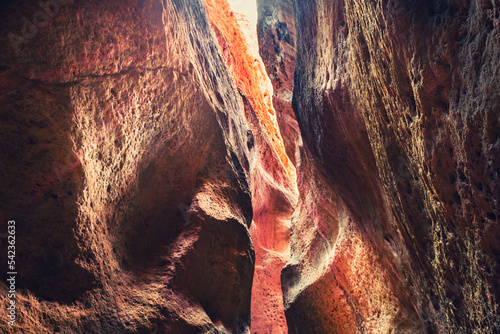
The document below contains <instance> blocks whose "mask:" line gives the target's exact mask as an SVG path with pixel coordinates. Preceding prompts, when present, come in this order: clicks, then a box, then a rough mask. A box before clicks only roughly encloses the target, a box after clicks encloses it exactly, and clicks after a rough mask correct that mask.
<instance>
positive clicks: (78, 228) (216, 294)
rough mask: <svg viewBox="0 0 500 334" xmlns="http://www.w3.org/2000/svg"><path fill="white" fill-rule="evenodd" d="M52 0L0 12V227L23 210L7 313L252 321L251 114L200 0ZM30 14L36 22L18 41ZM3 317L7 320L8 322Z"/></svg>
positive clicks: (135, 323)
mask: <svg viewBox="0 0 500 334" xmlns="http://www.w3.org/2000/svg"><path fill="white" fill-rule="evenodd" d="M54 3H55V2H54ZM60 3H61V4H60V5H59V6H58V8H57V10H56V7H55V6H54V7H52V12H51V13H52V14H50V13H49V14H43V9H42V8H41V7H39V6H38V5H37V4H36V2H33V3H30V2H28V1H21V2H16V3H11V4H10V5H9V6H8V7H6V9H5V10H2V14H1V17H2V19H1V27H0V31H1V32H2V34H1V39H2V40H1V43H2V47H1V48H2V50H3V51H2V54H1V56H0V71H1V73H0V89H1V95H0V103H1V108H0V114H1V117H2V126H1V127H2V131H1V140H2V149H1V151H0V155H1V158H0V161H1V168H2V175H4V176H5V177H2V186H1V195H0V197H1V204H0V212H1V217H2V223H1V224H2V225H1V226H2V227H1V228H2V233H3V232H4V231H6V226H5V225H6V222H7V220H11V219H13V220H15V221H16V223H17V225H16V238H17V239H16V240H17V244H16V247H17V248H16V251H17V252H16V263H17V266H18V267H16V269H17V271H18V276H17V280H16V289H17V295H16V302H17V304H16V305H17V318H16V324H17V327H15V328H17V330H19V331H21V332H23V333H55V332H72V333H73V332H75V333H153V332H154V333H195V332H196V333H201V332H203V333H205V332H213V333H215V332H235V331H238V332H240V333H243V332H247V331H248V330H249V323H250V296H251V284H252V276H253V267H254V250H253V246H252V242H251V239H250V234H249V230H248V227H249V225H250V222H251V219H252V206H251V196H250V187H249V184H248V182H247V178H248V175H249V173H250V165H249V162H248V155H249V151H248V148H247V131H248V128H247V126H246V123H245V118H244V117H245V116H244V109H243V103H242V101H241V98H239V96H238V93H237V91H236V87H235V85H234V83H233V80H232V79H231V78H230V75H229V73H228V71H227V68H226V65H225V64H224V61H223V59H222V57H221V55H220V53H219V51H218V46H217V42H216V40H215V39H214V38H213V35H212V34H211V31H210V27H209V25H208V22H207V19H206V14H205V8H204V6H203V4H202V3H201V2H199V1H175V2H174V1H164V2H163V3H162V2H155V1H129V2H127V3H122V2H112V1H111V2H109V1H104V2H102V1H87V2H82V1H67V2H66V1H65V2H64V4H62V3H63V2H62V1H60ZM48 10H50V9H48ZM23 17H26V18H27V20H30V22H33V20H35V21H36V20H37V18H38V21H37V22H38V24H39V27H37V28H36V29H37V30H36V31H35V30H32V31H31V33H30V32H26V31H25V35H26V36H25V37H24V41H23V42H20V43H19V44H15V45H14V47H13V46H12V45H11V44H10V42H9V37H8V36H9V33H13V34H16V35H17V36H22V33H23V32H22V30H23V22H24V20H25V19H24V18H23ZM44 17H45V18H46V23H44V21H43V19H44ZM35 23H36V22H35ZM33 29H35V28H33ZM10 36H11V37H12V36H14V35H10ZM14 37H15V36H14ZM16 38H17V37H16ZM16 41H17V40H16ZM16 51H17V52H16ZM5 241H6V239H2V247H1V248H2V252H1V255H0V259H1V262H2V263H6V255H7V253H6V251H4V250H5V249H6V247H5V246H6V243H5ZM5 275H6V274H5V271H4V270H2V276H1V277H2V283H1V286H3V287H2V291H4V290H5V283H4V282H5V279H6V277H5ZM1 300H2V303H1V304H2V307H4V306H6V305H7V303H8V302H9V300H8V298H7V297H6V294H5V293H2V295H1ZM2 314H3V313H2ZM6 321H7V318H5V317H3V316H2V317H1V319H0V328H2V332H7V333H8V332H10V333H14V332H16V329H15V328H13V327H11V326H8V325H7V323H6ZM16 333H17V332H16Z"/></svg>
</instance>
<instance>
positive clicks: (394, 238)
mask: <svg viewBox="0 0 500 334" xmlns="http://www.w3.org/2000/svg"><path fill="white" fill-rule="evenodd" d="M499 11H500V7H499V5H498V2H495V1H476V2H468V1H420V2H413V1H398V0H395V1H363V0H343V1H327V0H324V1H323V0H316V1H298V0H297V1H295V2H294V12H295V23H296V30H297V62H296V69H295V82H294V97H293V104H294V110H295V112H296V115H297V120H298V123H299V125H300V129H301V133H302V138H303V141H304V146H303V147H302V148H301V159H300V162H299V166H298V169H297V173H298V180H299V184H298V188H299V189H300V199H299V207H298V209H297V211H296V213H295V215H294V219H292V227H291V229H292V232H291V258H290V261H289V263H288V265H287V267H285V269H284V270H283V273H282V284H283V290H284V298H285V309H286V316H287V321H288V326H289V330H290V332H291V333H354V332H368V333H389V332H397V333H494V332H498V331H499V330H500V328H499V326H500V325H499V322H498V319H499V318H500V317H499V312H498V311H499V310H498V303H499V300H500V289H499V287H500V280H499V279H500V270H499V269H500V268H499V265H500V257H499V254H500V247H499V243H498V238H499V236H500V233H499V232H500V231H499V230H500V225H499V222H498V216H499V213H500V212H499V207H498V205H499V203H498V195H499V177H500V175H499V173H500V170H499V165H500V161H499V157H500V154H499V153H500V152H499V149H500V136H499V134H500V132H499V129H500V126H499V110H500V91H499V86H498V82H499V80H500V54H499V53H498V50H499V49H500V29H499V27H500V21H499Z"/></svg>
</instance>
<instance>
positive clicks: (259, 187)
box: [205, 0, 297, 334]
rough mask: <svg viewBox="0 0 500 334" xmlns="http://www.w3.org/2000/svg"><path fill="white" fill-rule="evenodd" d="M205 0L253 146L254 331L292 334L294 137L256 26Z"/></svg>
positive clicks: (219, 0)
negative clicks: (288, 281)
mask: <svg viewBox="0 0 500 334" xmlns="http://www.w3.org/2000/svg"><path fill="white" fill-rule="evenodd" d="M205 2H206V4H207V12H208V13H209V17H210V19H211V23H212V25H213V27H214V31H215V33H216V35H217V39H218V41H219V44H220V46H221V49H222V53H223V55H224V60H225V61H226V63H227V64H228V68H229V69H230V71H231V73H232V75H233V78H234V79H235V82H236V85H237V86H238V88H239V91H240V93H241V94H242V96H243V99H244V104H245V115H246V119H247V123H248V126H249V128H250V130H251V142H252V146H253V147H254V149H253V150H251V153H250V184H251V186H250V189H251V193H252V206H253V222H252V226H251V228H250V232H251V236H252V240H253V242H254V246H255V275H254V280H253V287H252V306H251V314H252V316H251V317H252V323H251V332H252V333H262V334H264V333H274V334H279V333H287V332H288V330H287V324H286V320H285V314H284V307H283V295H282V291H281V280H280V274H281V269H282V268H283V266H284V265H285V263H286V261H287V260H288V256H289V239H290V238H289V235H290V230H289V227H290V218H291V216H292V213H293V211H294V207H295V205H296V202H297V193H296V192H297V190H296V176H295V167H294V165H293V163H292V161H291V159H290V157H289V155H288V154H289V152H288V150H287V146H286V143H287V142H288V143H290V142H289V141H288V140H290V139H292V138H289V137H286V135H282V132H281V130H282V129H283V127H282V126H281V125H282V124H280V123H279V119H280V116H279V115H280V111H279V110H278V109H275V105H276V104H275V101H276V100H275V96H276V94H273V85H272V84H271V81H270V80H269V78H268V77H267V73H266V68H265V66H264V63H263V61H262V59H261V58H260V56H259V47H258V43H257V39H256V36H255V35H256V32H255V27H250V26H249V25H248V21H246V20H245V18H244V17H243V16H241V14H239V13H237V12H234V11H232V10H231V7H230V6H229V5H228V3H227V2H226V1H225V0H205ZM252 30H253V31H252ZM289 108H291V105H290V106H289ZM292 120H293V119H292ZM294 131H296V130H294ZM296 138H297V134H296V133H295V139H293V140H296ZM294 146H296V143H295V144H292V145H291V146H290V147H294Z"/></svg>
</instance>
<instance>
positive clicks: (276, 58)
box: [257, 0, 300, 164]
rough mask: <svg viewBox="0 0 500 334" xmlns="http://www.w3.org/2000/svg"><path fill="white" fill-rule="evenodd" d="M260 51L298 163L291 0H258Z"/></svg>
mask: <svg viewBox="0 0 500 334" xmlns="http://www.w3.org/2000/svg"><path fill="white" fill-rule="evenodd" d="M257 5H258V14H259V15H258V17H259V19H258V23H257V36H258V39H259V52H260V55H261V57H262V60H263V61H264V64H265V66H266V71H267V74H268V75H269V78H270V79H271V82H272V83H273V89H274V94H273V105H274V109H275V110H276V115H277V120H278V124H279V127H280V131H281V135H282V137H283V140H284V142H285V148H286V152H287V154H288V156H289V157H290V159H291V160H292V162H293V163H294V164H295V163H296V155H297V154H298V144H299V141H300V139H299V138H300V131H299V126H298V124H297V120H296V119H295V113H294V112H293V109H292V94H293V72H294V69H295V54H296V50H295V21H294V16H293V6H292V1H291V0H267V1H266V0H258V1H257Z"/></svg>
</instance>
